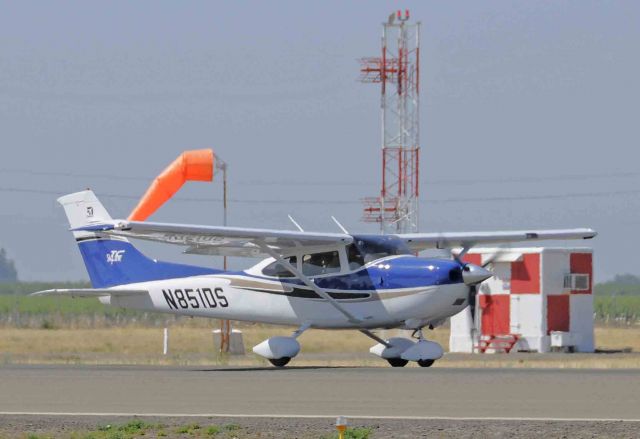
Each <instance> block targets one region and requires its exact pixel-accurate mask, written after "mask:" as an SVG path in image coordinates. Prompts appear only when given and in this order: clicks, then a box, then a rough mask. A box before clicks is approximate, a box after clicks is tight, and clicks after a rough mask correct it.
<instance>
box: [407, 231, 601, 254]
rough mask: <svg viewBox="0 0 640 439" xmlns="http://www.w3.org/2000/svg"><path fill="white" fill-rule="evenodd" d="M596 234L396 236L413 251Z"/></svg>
mask: <svg viewBox="0 0 640 439" xmlns="http://www.w3.org/2000/svg"><path fill="white" fill-rule="evenodd" d="M596 235H597V233H596V232H595V231H594V230H592V229H563V230H517V231H497V232H454V233H408V234H399V235H396V236H397V237H398V238H400V239H403V240H404V241H405V242H406V243H407V245H409V247H410V248H411V250H413V251H422V250H425V249H428V248H441V249H442V248H453V247H471V246H476V245H486V244H504V243H511V242H525V241H526V242H528V241H547V240H565V239H591V238H593V237H594V236H596Z"/></svg>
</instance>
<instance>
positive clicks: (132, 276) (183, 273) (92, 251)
mask: <svg viewBox="0 0 640 439" xmlns="http://www.w3.org/2000/svg"><path fill="white" fill-rule="evenodd" d="M58 202H59V203H60V204H61V205H62V207H64V211H65V213H66V214H67V218H68V219H69V224H70V226H71V229H72V230H73V229H77V228H78V227H85V226H88V225H91V224H97V223H101V222H105V221H109V220H111V216H110V215H109V213H108V212H107V210H106V209H105V208H104V206H103V205H102V203H100V201H99V200H98V198H97V197H96V196H95V194H94V193H93V192H92V191H90V190H86V191H82V192H76V193H73V194H69V195H65V196H63V197H60V198H58ZM73 236H74V238H75V239H76V242H77V243H78V247H79V248H80V253H81V254H82V259H83V260H84V264H85V266H86V268H87V272H88V273H89V278H90V279H91V284H92V285H93V287H94V288H109V287H113V286H117V285H125V284H131V283H137V282H147V281H153V280H161V279H171V278H180V277H189V276H199V275H203V274H214V273H219V272H220V271H219V270H214V269H211V268H205V267H196V266H192V265H184V264H174V263H171V262H161V261H156V260H155V259H150V258H148V257H146V256H145V255H144V254H142V253H141V252H140V251H139V250H138V249H137V248H135V247H134V246H133V245H132V244H131V243H130V242H129V241H128V240H127V239H125V238H122V237H110V236H108V235H105V234H100V233H99V232H96V233H94V232H87V231H77V230H74V231H73Z"/></svg>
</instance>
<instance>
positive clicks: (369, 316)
mask: <svg viewBox="0 0 640 439" xmlns="http://www.w3.org/2000/svg"><path fill="white" fill-rule="evenodd" d="M58 202H59V203H60V204H62V206H63V207H64V209H65V212H66V215H67V217H68V219H69V223H70V225H71V231H72V233H73V236H74V238H75V240H76V241H77V243H78V246H79V248H80V253H81V254H82V257H83V259H84V263H85V265H86V268H87V271H88V273H89V278H90V280H91V283H92V286H93V288H90V289H65V290H62V289H58V290H47V291H42V292H39V293H35V294H36V295H61V296H71V297H97V298H98V299H99V300H100V301H101V302H102V303H104V304H107V305H112V306H117V307H122V308H131V309H137V310H144V311H156V312H165V313H173V314H180V315H186V316H197V317H209V318H214V319H227V320H240V321H249V322H261V323H268V324H274V325H290V326H294V327H296V328H297V329H296V330H295V331H293V333H292V334H291V335H290V336H278V337H272V338H269V339H267V340H265V341H263V342H262V343H260V344H258V345H256V346H255V347H254V348H253V352H255V353H256V354H258V355H260V356H262V357H264V358H266V359H268V360H269V361H270V362H271V363H272V364H273V365H274V366H277V367H282V366H285V365H286V364H287V363H288V362H289V361H290V360H291V359H292V358H293V357H295V356H296V355H297V354H298V353H299V352H300V343H299V342H298V340H297V338H298V337H299V336H300V335H301V334H302V333H303V332H304V331H307V330H309V329H313V328H321V329H353V330H357V331H360V332H361V333H363V334H364V335H367V336H368V337H370V338H372V339H373V340H375V341H376V342H377V344H376V345H375V346H373V347H372V348H371V350H370V352H371V353H373V354H375V355H377V356H379V357H381V358H383V359H385V360H387V361H388V362H389V364H390V365H391V366H393V367H402V366H405V365H406V364H407V363H408V362H409V361H415V362H417V363H418V364H419V365H420V366H422V367H429V366H431V365H432V364H433V362H434V361H435V360H437V359H439V358H441V357H442V355H443V349H442V347H441V346H440V345H439V344H437V343H435V342H433V341H429V340H427V339H426V338H425V335H424V333H423V328H433V327H435V326H438V325H440V324H442V323H443V322H444V321H445V320H446V319H447V318H448V317H450V316H453V315H454V314H457V313H459V312H461V311H463V310H465V309H470V312H471V316H472V317H473V316H474V315H475V312H473V308H474V307H475V299H476V292H477V290H478V285H479V284H480V283H481V282H483V281H484V280H486V279H488V278H489V277H491V276H492V273H491V272H490V271H489V270H487V269H486V268H485V267H482V266H479V265H474V264H470V263H465V262H464V261H463V257H464V255H465V253H466V252H467V251H468V250H469V249H470V248H471V247H472V246H474V245H479V244H481V245H486V244H508V243H512V242H521V241H526V242H529V241H537V240H565V239H590V238H593V237H594V236H596V233H595V232H594V231H593V230H591V229H569V230H527V231H497V232H476V233H474V232H464V233H413V234H389V235H364V234H363V235H358V234H355V235H352V234H349V233H346V232H345V233H314V232H306V231H302V230H298V231H288V230H267V229H250V228H239V227H217V226H205V225H189V224H167V223H157V222H147V221H132V220H120V219H115V220H114V219H112V218H111V217H110V216H109V214H108V213H107V211H106V209H105V208H104V206H103V205H102V204H101V203H100V202H99V201H98V199H97V198H96V196H95V195H94V193H93V192H92V191H90V190H86V191H83V192H77V193H73V194H69V195H65V196H63V197H61V198H60V199H58ZM130 238H131V239H141V240H149V241H156V242H163V243H168V244H174V245H180V246H184V247H186V249H185V250H184V252H185V253H187V254H197V255H224V256H235V257H243V256H244V257H251V258H255V257H260V256H262V257H266V259H264V260H263V261H262V262H260V263H258V264H256V265H254V266H253V267H251V268H249V269H247V270H244V271H223V270H217V269H212V268H206V267H198V266H192V265H184V264H176V263H170V262H162V261H157V260H155V259H150V258H148V257H146V256H145V255H143V254H142V253H141V252H140V251H138V250H137V249H136V247H134V246H133V245H132V244H131V243H130V242H129V239H130ZM429 248H439V249H450V250H452V249H461V250H458V251H457V252H456V251H453V250H452V251H451V253H452V258H451V259H448V258H424V257H420V256H416V255H417V254H418V252H420V251H423V250H425V249H429ZM468 312H469V311H468ZM390 328H401V329H408V330H413V331H414V333H413V336H414V338H415V339H417V341H414V340H413V339H410V338H404V337H392V338H389V339H383V338H381V337H379V336H377V335H376V334H375V333H374V332H373V331H374V330H376V329H390Z"/></svg>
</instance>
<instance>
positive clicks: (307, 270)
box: [302, 251, 340, 276]
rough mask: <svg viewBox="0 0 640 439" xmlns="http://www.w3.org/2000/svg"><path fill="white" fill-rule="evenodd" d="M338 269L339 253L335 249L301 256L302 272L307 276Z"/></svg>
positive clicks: (332, 271)
mask: <svg viewBox="0 0 640 439" xmlns="http://www.w3.org/2000/svg"><path fill="white" fill-rule="evenodd" d="M339 271H340V254H339V253H338V252H337V251H331V252H323V253H314V254H312V255H304V256H303V257H302V273H303V274H305V275H307V276H319V275H321V274H328V273H337V272H339Z"/></svg>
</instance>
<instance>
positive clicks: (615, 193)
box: [0, 187, 640, 205]
mask: <svg viewBox="0 0 640 439" xmlns="http://www.w3.org/2000/svg"><path fill="white" fill-rule="evenodd" d="M0 192H16V193H25V194H38V195H53V196H62V195H64V194H66V193H69V192H71V191H54V190H48V189H28V188H18V187H0ZM638 194H640V189H629V190H619V191H602V192H572V193H564V194H544V195H513V196H495V197H465V198H440V199H438V198H435V199H425V200H421V202H423V203H427V204H455V203H472V202H505V201H536V200H564V199H571V198H597V197H610V196H620V195H638ZM99 195H100V197H102V198H113V199H124V200H134V201H137V200H139V198H140V197H138V196H134V195H126V194H111V193H100V194H99ZM173 201H176V202H190V203H212V202H220V201H222V199H221V198H194V197H181V196H177V197H176V198H174V199H173ZM229 202H230V203H235V204H278V205H292V204H310V205H314V204H333V205H360V201H358V200H355V201H354V200H313V199H304V200H295V199H293V200H282V199H237V198H231V199H229Z"/></svg>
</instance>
